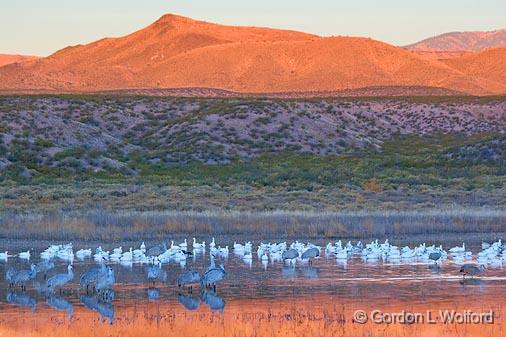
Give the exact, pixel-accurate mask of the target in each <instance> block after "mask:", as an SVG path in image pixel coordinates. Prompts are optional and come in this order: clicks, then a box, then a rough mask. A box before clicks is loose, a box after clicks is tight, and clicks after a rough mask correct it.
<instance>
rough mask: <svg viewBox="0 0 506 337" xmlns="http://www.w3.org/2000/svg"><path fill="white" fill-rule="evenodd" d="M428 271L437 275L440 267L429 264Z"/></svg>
mask: <svg viewBox="0 0 506 337" xmlns="http://www.w3.org/2000/svg"><path fill="white" fill-rule="evenodd" d="M429 270H430V271H431V272H433V273H436V274H439V273H440V272H441V266H440V265H438V264H435V263H434V264H430V265H429Z"/></svg>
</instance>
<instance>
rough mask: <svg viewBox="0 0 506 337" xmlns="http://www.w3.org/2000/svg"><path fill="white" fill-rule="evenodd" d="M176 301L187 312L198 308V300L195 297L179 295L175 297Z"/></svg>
mask: <svg viewBox="0 0 506 337" xmlns="http://www.w3.org/2000/svg"><path fill="white" fill-rule="evenodd" d="M177 300H178V301H179V303H181V304H182V305H183V306H184V307H185V308H186V309H187V310H190V311H193V310H197V309H198V308H199V306H200V298H199V297H196V296H190V295H183V294H181V293H179V294H178V295H177Z"/></svg>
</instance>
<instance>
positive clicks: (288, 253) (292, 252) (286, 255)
mask: <svg viewBox="0 0 506 337" xmlns="http://www.w3.org/2000/svg"><path fill="white" fill-rule="evenodd" d="M298 257H299V252H298V251H297V249H293V248H290V249H288V250H285V251H284V252H283V253H282V254H281V258H282V259H283V261H286V260H293V259H296V258H298Z"/></svg>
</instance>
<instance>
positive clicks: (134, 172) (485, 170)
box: [0, 95, 506, 235]
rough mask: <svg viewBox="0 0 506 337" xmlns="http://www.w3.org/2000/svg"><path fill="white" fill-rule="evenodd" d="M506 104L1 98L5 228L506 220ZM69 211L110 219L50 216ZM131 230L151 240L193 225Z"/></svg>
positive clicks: (0, 208) (0, 185)
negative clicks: (226, 218)
mask: <svg viewBox="0 0 506 337" xmlns="http://www.w3.org/2000/svg"><path fill="white" fill-rule="evenodd" d="M457 101H458V103H457ZM505 108H506V102H505V101H504V100H503V99H501V98H471V97H468V98H462V99H458V100H454V99H452V98H448V97H446V98H430V97H427V98H403V99H401V98H396V99H393V98H389V99H378V98H376V99H357V98H355V99H352V98H350V99H313V100H306V99H305V100H294V99H258V98H257V99H252V98H230V99H203V98H170V97H169V98H167V97H165V98H163V97H145V96H107V95H99V96H5V97H2V98H0V121H1V122H0V137H1V142H0V170H1V174H0V212H1V213H2V214H3V216H4V218H3V220H2V223H3V226H2V228H3V229H2V231H3V232H4V233H10V234H9V235H14V234H13V233H14V232H13V231H14V229H13V228H14V227H12V226H11V227H9V226H10V225H9V223H11V224H12V223H14V224H15V223H20V222H22V221H19V219H25V218H23V216H28V219H29V218H30V217H32V216H41V217H42V218H41V219H45V220H44V221H42V223H44V222H45V223H46V224H47V223H49V222H51V223H54V224H55V225H54V226H56V227H54V226H53V227H51V226H47V228H48V229H47V230H48V231H50V232H48V233H47V234H48V235H54V233H56V232H60V233H65V231H63V230H62V228H61V226H60V225H58V224H61V223H65V224H66V226H67V227H68V228H73V227H75V228H76V229H77V228H79V230H80V231H81V230H83V231H86V230H87V229H86V228H91V229H93V226H96V225H104V223H107V222H108V220H107V219H111V217H110V216H105V214H110V213H111V212H112V213H115V212H127V213H129V212H134V213H132V214H142V213H143V212H148V214H149V212H165V211H180V212H197V213H198V212H273V211H274V212H275V211H279V210H282V211H291V212H294V211H304V212H337V213H341V212H356V211H364V212H371V211H372V212H374V211H378V210H382V211H401V212H403V211H410V210H413V209H419V210H431V209H435V208H438V209H455V208H470V209H486V210H487V211H495V210H503V209H504V208H503V206H504V205H505V204H506V200H505V196H506V193H505V192H506V190H505V188H506V185H505V182H506V180H505V179H506V178H505V173H506V171H505V170H506V165H504V163H505V153H506V151H505V145H506V138H505V136H504V132H505V130H506V119H505V118H504V111H505ZM68 212H83V213H82V214H84V215H86V214H88V213H87V212H95V213H94V214H104V219H105V220H104V221H98V220H96V219H95V220H93V221H88V220H83V219H86V216H84V217H83V218H81V220H79V221H81V222H82V221H84V223H85V224H90V226H91V227H90V226H88V225H83V226H81V224H79V221H78V220H77V216H75V214H74V215H73V216H72V217H71V218H72V219H74V220H72V221H70V222H68V221H67V220H65V221H60V220H55V221H48V220H47V219H53V217H54V216H55V214H69V213H68ZM135 212H138V213H135ZM18 216H19V217H20V218H18ZM16 219H18V220H16ZM56 219H58V218H56ZM65 219H69V218H68V217H65ZM132 219H143V218H142V217H140V218H138V217H137V215H136V216H135V217H133V218H132ZM133 221H134V220H130V223H133ZM28 222H30V221H28ZM113 222H114V221H113ZM71 223H72V224H71ZM127 223H128V221H127ZM136 223H138V224H139V226H140V227H139V228H144V227H142V226H148V225H149V226H148V227H150V228H152V230H153V233H154V234H153V235H155V233H162V232H166V231H169V232H170V231H173V232H179V231H191V230H192V228H193V227H192V226H193V225H192V226H189V227H188V226H187V225H181V227H178V226H180V225H179V224H177V222H176V225H174V226H175V227H174V228H172V227H170V226H169V227H168V228H166V227H164V226H165V225H166V224H167V223H171V224H173V222H171V221H168V220H167V221H162V222H157V224H158V225H156V226H155V225H153V224H152V223H151V222H150V221H137V220H136ZM199 223H201V222H199ZM273 223H275V221H273ZM498 224H499V225H501V226H503V225H504V223H501V222H499V223H498ZM112 225H114V223H113V224H112ZM335 225H336V226H337V222H336V224H335ZM34 226H35V225H34ZM58 226H60V227H58ZM160 226H161V227H160ZM199 226H200V225H199ZM206 226H211V225H209V224H206ZM35 227H36V226H35ZM35 227H34V228H35ZM113 227H114V226H113ZM233 227H234V226H231V228H233ZM246 227H247V226H246ZM292 227H293V228H294V232H297V231H302V228H307V226H306V227H305V226H302V227H300V228H299V229H297V226H292ZM9 228H10V229H9ZM41 228H42V227H41ZM111 228H112V227H111ZM209 228H213V230H214V229H216V227H214V225H213V226H211V227H209ZM315 228H318V227H315ZM278 229H280V228H278ZM195 230H196V229H195ZM198 230H199V231H204V232H205V231H206V229H205V227H202V228H201V227H199V228H198ZM209 230H210V229H209ZM341 230H342V228H337V229H336V228H334V229H332V228H330V229H329V228H327V227H325V229H321V228H320V229H318V230H316V231H317V232H318V233H320V232H325V231H328V232H329V235H333V233H341ZM347 231H348V233H353V231H352V230H351V229H349V228H348V229H347ZM70 232H72V230H71V229H70ZM70 232H69V233H70ZM90 232H91V230H90ZM110 232H111V233H116V232H121V227H117V229H114V228H112V229H111V231H110ZM280 232H283V233H284V232H286V229H283V228H281V229H280ZM62 235H63V234H62ZM83 235H84V234H83Z"/></svg>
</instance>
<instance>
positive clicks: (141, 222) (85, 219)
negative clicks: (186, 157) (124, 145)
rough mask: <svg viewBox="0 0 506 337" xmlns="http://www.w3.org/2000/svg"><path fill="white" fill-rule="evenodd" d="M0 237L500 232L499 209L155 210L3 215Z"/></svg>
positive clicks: (504, 224)
mask: <svg viewBox="0 0 506 337" xmlns="http://www.w3.org/2000/svg"><path fill="white" fill-rule="evenodd" d="M0 225H1V228H0V237H3V238H9V239H29V238H30V239H33V238H37V239H60V240H64V239H65V240H72V239H81V240H130V239H138V238H139V237H142V238H144V239H158V238H163V237H165V236H167V235H195V236H207V235H245V236H249V237H250V236H253V237H263V238H270V237H271V238H273V237H289V238H295V237H303V238H335V237H349V238H357V239H359V238H370V237H383V236H402V235H416V234H443V233H454V234H457V233H498V232H505V231H506V210H504V209H460V208H455V209H444V210H424V211H404V212H398V211H376V212H372V211H354V212H339V213H337V212H296V211H292V212H290V211H272V212H236V211H229V212H226V211H221V212H218V211H216V212H212V211H208V212H194V211H191V212H190V211H189V212H184V211H159V212H135V211H121V212H109V211H103V210H95V211H88V212H55V213H47V214H26V213H25V214H14V213H3V214H2V215H1V216H0Z"/></svg>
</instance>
